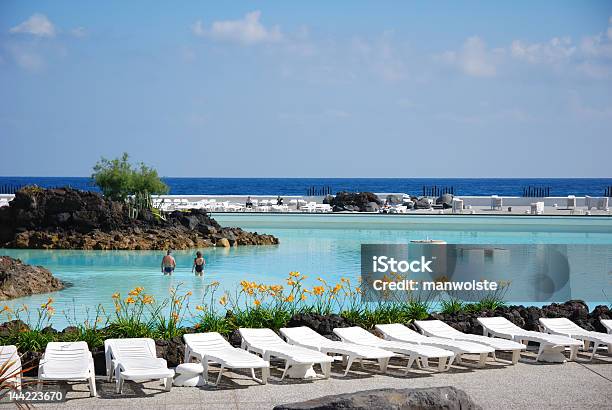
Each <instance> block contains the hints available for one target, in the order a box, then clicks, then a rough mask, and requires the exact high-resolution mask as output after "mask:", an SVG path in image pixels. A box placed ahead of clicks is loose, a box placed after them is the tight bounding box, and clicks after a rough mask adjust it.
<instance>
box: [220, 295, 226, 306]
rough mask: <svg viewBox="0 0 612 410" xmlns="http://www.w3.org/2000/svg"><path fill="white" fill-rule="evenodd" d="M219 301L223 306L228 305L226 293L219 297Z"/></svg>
mask: <svg viewBox="0 0 612 410" xmlns="http://www.w3.org/2000/svg"><path fill="white" fill-rule="evenodd" d="M219 303H220V304H221V305H222V306H225V305H227V296H226V295H223V296H221V299H219Z"/></svg>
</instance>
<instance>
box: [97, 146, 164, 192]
mask: <svg viewBox="0 0 612 410" xmlns="http://www.w3.org/2000/svg"><path fill="white" fill-rule="evenodd" d="M91 178H92V179H93V181H94V183H95V184H96V185H97V186H98V188H100V190H101V191H102V193H103V194H104V196H106V197H108V198H110V199H112V200H115V201H124V200H125V199H126V198H127V197H128V196H129V195H132V194H136V193H143V192H148V193H150V194H166V193H168V186H167V185H166V184H164V183H163V181H162V180H161V179H160V178H159V175H158V174H157V171H156V170H155V169H153V168H150V167H148V166H146V165H145V164H144V163H140V164H137V165H132V164H130V162H129V155H128V154H127V152H125V153H123V156H122V157H121V158H115V159H112V160H109V159H106V158H102V159H100V161H98V162H97V163H96V165H94V167H93V173H92V175H91Z"/></svg>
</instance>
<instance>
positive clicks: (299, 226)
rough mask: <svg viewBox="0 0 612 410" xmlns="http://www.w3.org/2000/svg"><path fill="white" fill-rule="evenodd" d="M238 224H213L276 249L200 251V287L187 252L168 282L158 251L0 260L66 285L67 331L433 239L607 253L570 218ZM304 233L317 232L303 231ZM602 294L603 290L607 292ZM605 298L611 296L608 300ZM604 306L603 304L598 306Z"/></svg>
mask: <svg viewBox="0 0 612 410" xmlns="http://www.w3.org/2000/svg"><path fill="white" fill-rule="evenodd" d="M238 218H242V219H238ZM244 218H245V217H242V216H225V217H223V216H220V217H218V219H219V220H220V223H222V224H227V225H238V226H241V227H243V228H244V229H251V230H257V231H259V232H266V233H271V234H274V235H276V236H278V237H279V238H280V245H278V246H269V247H264V246H262V247H237V248H232V249H222V248H219V249H215V248H212V249H202V251H203V253H204V256H205V258H206V261H207V268H206V270H205V275H204V278H203V279H202V278H196V277H195V276H194V275H193V274H192V273H191V264H192V260H193V253H194V252H191V251H177V252H175V257H176V260H177V265H178V267H177V270H176V271H175V273H174V275H173V276H172V277H167V276H163V275H162V274H161V273H160V268H159V265H160V260H161V257H162V256H163V252H159V251H44V250H15V249H3V250H0V254H2V255H9V256H13V257H17V258H20V259H22V260H23V261H24V262H26V263H29V264H34V265H43V266H45V267H47V268H48V269H50V270H51V271H52V272H53V273H54V274H55V275H56V276H57V277H58V278H60V279H61V280H63V281H66V282H69V283H71V284H72V286H70V287H68V288H67V289H65V290H62V291H60V292H56V293H54V294H52V295H51V296H53V298H54V299H55V306H56V309H57V315H56V317H55V319H54V321H53V324H54V326H55V327H57V328H61V327H63V326H65V325H67V324H68V321H67V319H66V318H65V317H64V315H63V314H62V311H69V312H70V316H72V315H73V312H74V313H76V317H77V319H78V320H84V319H85V317H86V316H87V314H86V307H88V308H89V309H90V310H92V311H93V310H95V307H96V306H97V305H98V304H102V305H103V306H105V308H107V309H109V310H108V311H109V312H110V311H112V300H111V295H112V294H113V293H114V292H117V291H120V292H122V293H123V294H126V293H127V291H129V290H130V289H132V288H134V287H136V286H143V287H144V288H145V289H146V292H147V293H149V294H152V295H154V296H155V297H157V298H163V297H165V296H167V294H168V293H167V292H168V289H169V288H170V287H171V286H177V285H178V284H182V289H184V290H191V291H192V292H193V296H192V304H193V305H194V306H195V305H196V304H199V303H200V301H201V298H202V294H203V289H204V284H206V283H210V282H212V281H215V280H218V281H220V282H221V283H222V286H225V287H226V288H228V289H234V286H235V285H237V284H238V283H239V282H240V281H241V280H243V279H247V280H253V281H257V282H264V283H269V284H274V283H283V280H284V278H285V277H286V276H287V274H288V273H289V272H290V271H300V272H302V273H304V274H306V275H308V276H310V279H309V280H312V281H314V280H315V278H316V277H317V276H322V277H324V278H326V279H331V280H332V281H334V280H338V279H339V278H340V277H341V276H346V277H349V278H357V277H358V275H359V269H360V245H361V244H362V243H407V242H409V241H410V240H413V239H425V238H433V239H442V240H445V241H447V242H448V243H464V244H467V243H472V244H509V243H554V244H604V245H610V246H612V219H611V218H601V219H598V218H589V219H588V221H587V219H585V218H575V221H573V219H574V218H565V220H564V221H562V223H561V222H556V223H549V222H550V221H548V222H546V221H545V219H544V218H539V219H537V220H536V219H535V218H531V222H529V221H527V222H524V221H523V222H521V223H520V224H517V223H512V220H511V219H508V218H489V219H488V220H485V221H484V222H483V221H482V220H481V219H473V220H472V222H471V223H470V222H469V220H467V219H465V218H464V219H462V220H461V221H460V223H456V221H453V220H451V219H448V218H446V219H442V220H440V218H437V219H436V217H428V218H430V219H425V218H423V217H420V218H418V219H417V220H416V222H415V221H412V222H407V221H408V220H407V219H403V220H398V222H396V223H395V224H393V225H392V226H389V224H390V223H393V219H391V218H386V219H378V220H376V219H374V220H371V221H370V222H363V223H361V222H360V223H356V222H354V220H353V219H351V220H347V219H346V218H345V219H342V217H335V216H325V217H324V218H325V219H324V220H323V221H324V222H321V223H315V222H316V221H315V220H314V219H310V220H308V219H304V218H308V217H303V218H301V219H300V220H296V219H295V218H296V217H295V216H293V217H290V218H293V219H285V220H284V221H283V218H285V217H284V216H282V215H269V216H263V217H250V219H244ZM317 218H321V217H317ZM499 219H503V221H502V223H499V224H498V223H496V220H499ZM555 219H558V218H555ZM359 221H363V219H359ZM390 221H391V222H390ZM515 221H519V220H518V219H516V220H515ZM537 221H539V222H537ZM542 221H544V222H542ZM585 221H587V222H588V223H587V222H585ZM593 221H594V222H593ZM536 222H537V223H536ZM283 223H284V224H285V226H287V225H290V226H291V228H281V227H279V226H283ZM483 224H484V225H483ZM530 224H531V225H530ZM309 225H310V226H315V228H308V227H307V226H309ZM471 227H472V228H471ZM381 228H382V229H381ZM594 286H599V285H598V284H595V285H594ZM604 286H608V287H609V286H610V284H604ZM608 294H609V295H610V296H612V292H609V293H608ZM48 297H49V294H45V295H35V296H30V297H24V298H19V299H15V300H11V301H8V302H7V304H8V305H9V306H11V307H16V306H19V305H22V304H27V305H30V306H34V305H40V304H41V303H44V302H45V301H46V300H47V298H48ZM602 301H604V302H605V300H604V299H603V298H602ZM596 302H601V301H596ZM608 303H609V302H608ZM90 316H91V314H90Z"/></svg>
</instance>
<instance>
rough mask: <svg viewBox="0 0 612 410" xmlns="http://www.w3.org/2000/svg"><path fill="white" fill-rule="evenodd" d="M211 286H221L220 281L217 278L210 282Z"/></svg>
mask: <svg viewBox="0 0 612 410" xmlns="http://www.w3.org/2000/svg"><path fill="white" fill-rule="evenodd" d="M210 286H219V281H218V280H216V281H214V282H213V283H211V284H210Z"/></svg>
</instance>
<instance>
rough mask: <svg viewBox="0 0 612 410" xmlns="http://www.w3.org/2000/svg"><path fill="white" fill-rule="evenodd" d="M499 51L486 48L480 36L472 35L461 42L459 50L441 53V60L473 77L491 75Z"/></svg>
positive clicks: (500, 51) (492, 74)
mask: <svg viewBox="0 0 612 410" xmlns="http://www.w3.org/2000/svg"><path fill="white" fill-rule="evenodd" d="M501 53H503V50H501V49H494V50H488V49H487V46H486V44H485V42H484V41H483V40H482V39H481V38H480V37H478V36H473V37H470V38H468V39H467V40H466V41H465V43H463V46H462V48H461V50H459V51H447V52H445V53H444V54H442V56H441V60H442V61H445V62H447V63H449V64H453V65H456V66H457V67H459V68H460V69H461V70H462V71H463V72H464V73H465V74H467V75H470V76H473V77H493V76H495V74H496V73H497V67H496V65H497V60H498V59H499V55H500V54H501Z"/></svg>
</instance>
